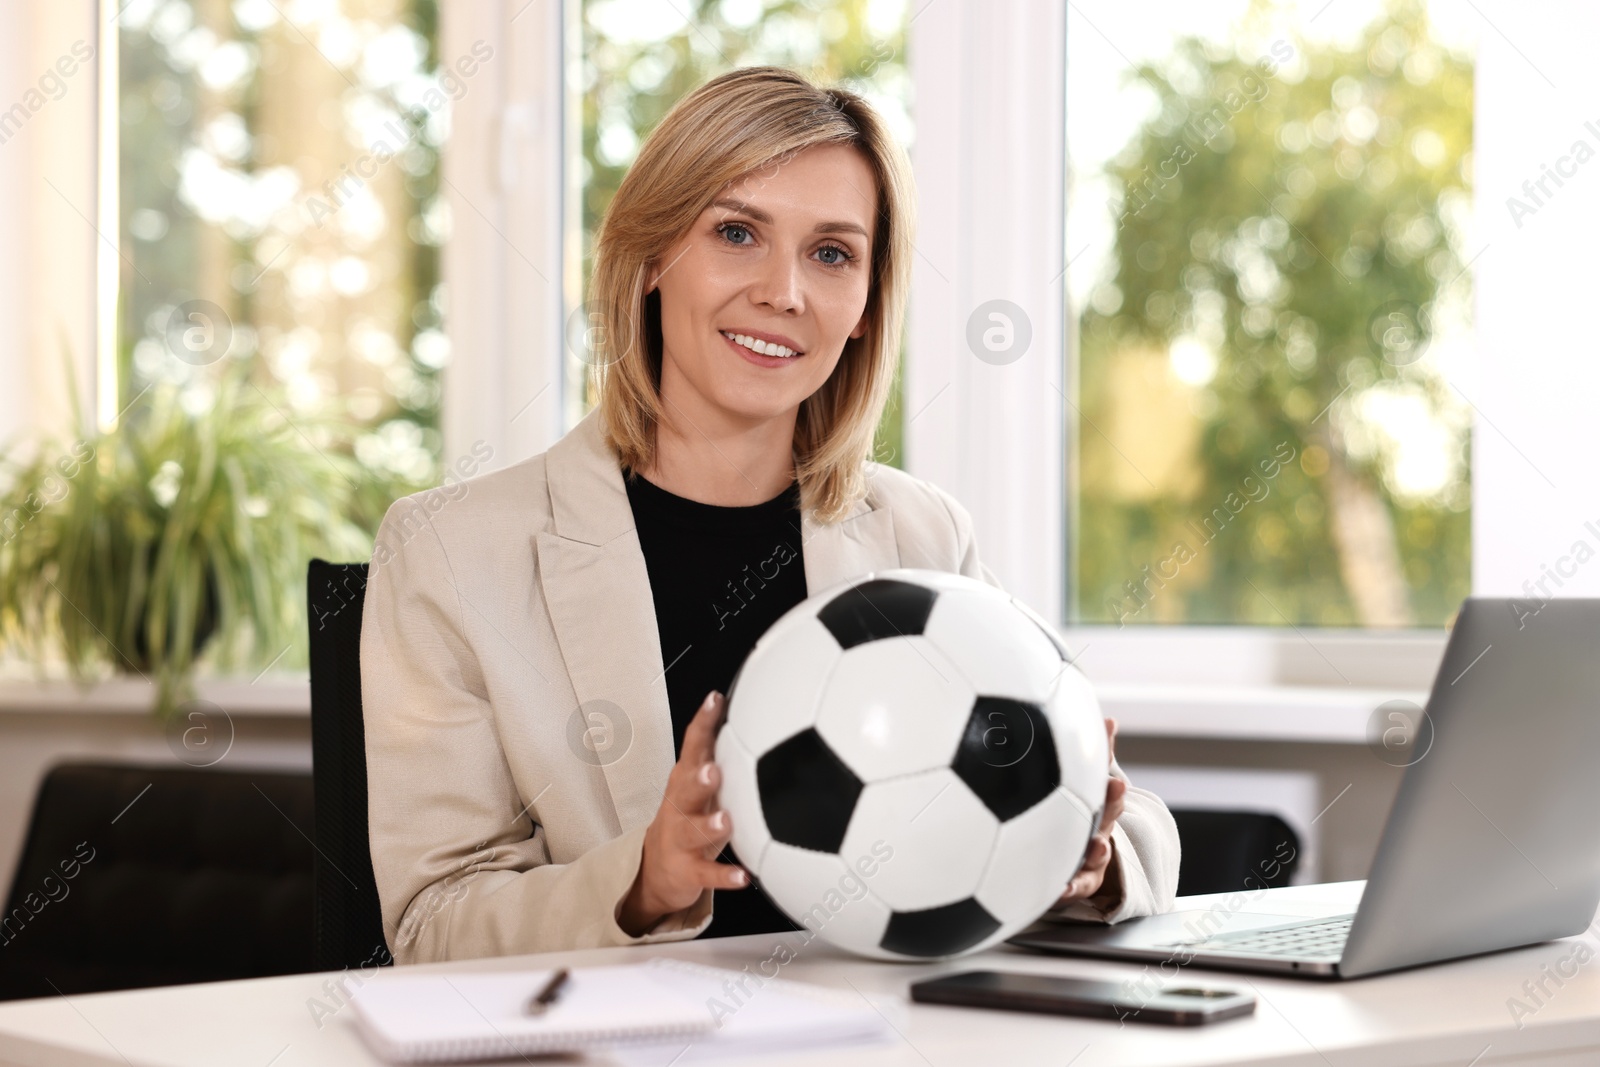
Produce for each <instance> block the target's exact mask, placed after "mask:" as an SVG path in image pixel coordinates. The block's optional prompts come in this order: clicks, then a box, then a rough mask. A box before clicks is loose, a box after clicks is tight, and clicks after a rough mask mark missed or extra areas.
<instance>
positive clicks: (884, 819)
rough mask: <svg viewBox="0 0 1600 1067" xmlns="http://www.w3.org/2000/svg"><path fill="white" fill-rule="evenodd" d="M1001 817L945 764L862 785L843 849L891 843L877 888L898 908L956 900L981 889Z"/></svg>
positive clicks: (852, 852) (859, 850)
mask: <svg viewBox="0 0 1600 1067" xmlns="http://www.w3.org/2000/svg"><path fill="white" fill-rule="evenodd" d="M999 825H1000V824H999V821H998V820H996V819H995V817H994V814H993V813H992V812H990V811H989V809H988V808H986V807H984V805H983V802H982V801H981V800H979V799H978V798H977V797H975V796H973V794H972V790H970V789H968V788H967V786H966V783H964V782H962V781H961V779H959V778H957V777H956V775H955V772H954V771H951V770H949V769H948V768H941V769H939V770H935V771H929V772H927V773H925V774H914V775H910V776H908V777H905V778H895V779H893V780H891V781H887V782H878V783H875V784H872V785H869V786H867V787H866V788H865V789H864V790H862V793H861V796H860V797H859V798H858V799H857V800H856V809H855V814H854V815H852V816H851V818H850V828H849V829H848V830H847V831H846V832H845V835H844V843H843V844H842V845H840V846H839V854H840V855H842V856H846V857H854V856H859V855H863V854H868V853H870V852H871V848H872V844H873V842H875V841H878V840H883V841H886V842H888V844H889V845H890V846H891V847H892V848H893V849H894V858H893V859H891V860H889V861H887V862H886V863H884V864H883V866H882V868H881V869H880V870H879V871H878V873H877V875H876V877H874V878H873V880H872V892H873V893H874V894H875V895H876V896H878V897H880V898H881V899H882V900H883V902H884V903H885V904H888V905H889V906H890V907H891V908H894V909H895V910H896V911H918V910H921V909H923V908H936V907H939V906H940V905H943V904H952V903H954V902H956V901H958V900H963V899H965V898H966V897H969V896H971V895H972V894H973V892H974V891H975V890H976V889H977V888H978V880H979V878H981V877H982V875H983V871H984V868H985V866H986V864H987V860H988V857H989V855H990V853H991V852H992V850H993V848H994V842H995V837H996V834H997V833H998V831H999Z"/></svg>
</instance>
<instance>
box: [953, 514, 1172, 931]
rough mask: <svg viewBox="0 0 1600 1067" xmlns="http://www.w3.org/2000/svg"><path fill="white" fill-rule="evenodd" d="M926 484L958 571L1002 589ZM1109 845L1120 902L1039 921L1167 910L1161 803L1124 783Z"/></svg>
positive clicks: (1167, 815) (962, 518)
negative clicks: (945, 519) (941, 514)
mask: <svg viewBox="0 0 1600 1067" xmlns="http://www.w3.org/2000/svg"><path fill="white" fill-rule="evenodd" d="M928 484H929V486H930V488H932V489H933V491H934V492H935V494H937V495H938V497H939V499H940V500H941V501H942V502H943V504H944V506H945V509H946V510H947V511H948V512H949V514H950V521H951V524H952V526H953V527H954V529H955V531H956V553H957V556H958V558H959V560H960V566H959V568H958V569H959V570H960V572H961V573H962V574H964V575H966V576H967V577H969V578H976V579H978V580H979V581H982V582H987V583H989V584H990V585H992V586H995V587H996V588H999V589H1003V588H1005V587H1004V586H1003V585H1001V584H1000V580H999V579H998V578H997V577H995V574H994V572H993V571H991V570H990V569H989V567H988V566H987V565H986V564H985V563H983V562H982V561H981V560H980V559H979V558H978V546H977V541H976V538H975V536H974V534H973V529H972V516H971V515H970V514H969V513H968V512H967V510H966V508H965V507H963V506H962V504H961V502H960V501H958V500H957V499H956V498H955V497H953V496H951V495H950V494H949V493H948V492H946V491H945V490H943V489H941V488H939V487H938V486H935V485H932V483H928ZM1111 774H1112V775H1114V776H1115V777H1118V778H1121V779H1122V780H1123V781H1125V782H1126V781H1128V776H1127V775H1126V774H1125V773H1123V770H1122V767H1121V766H1120V765H1118V763H1117V762H1116V760H1112V762H1111ZM1111 840H1112V843H1113V845H1114V846H1115V848H1114V852H1113V856H1112V862H1114V863H1116V864H1117V868H1118V873H1120V874H1121V876H1122V899H1121V900H1119V901H1114V902H1112V903H1111V904H1110V905H1108V907H1107V908H1106V910H1104V911H1101V910H1099V909H1097V908H1095V907H1094V906H1093V905H1091V904H1089V903H1088V902H1087V901H1082V900H1075V901H1073V902H1072V903H1070V904H1068V905H1067V906H1066V907H1064V908H1060V909H1055V908H1052V909H1051V910H1050V911H1047V912H1046V913H1045V915H1044V918H1047V919H1071V920H1089V921H1095V922H1120V921H1121V920H1123V919H1132V918H1135V917H1137V916H1140V915H1155V914H1159V913H1161V912H1166V911H1171V910H1172V902H1173V900H1174V899H1175V898H1176V896H1177V893H1178V857H1179V844H1178V824H1177V823H1176V822H1174V821H1173V818H1172V813H1171V812H1170V811H1168V810H1167V806H1166V804H1165V803H1163V802H1162V800H1161V798H1160V797H1158V796H1156V795H1155V794H1154V793H1152V792H1150V791H1149V790H1148V789H1140V788H1139V787H1138V786H1135V785H1133V784H1132V783H1131V782H1129V785H1128V791H1127V793H1126V794H1124V796H1123V811H1122V817H1121V818H1119V819H1118V820H1117V823H1116V825H1115V826H1113V827H1112V828H1111Z"/></svg>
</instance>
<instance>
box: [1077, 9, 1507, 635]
mask: <svg viewBox="0 0 1600 1067" xmlns="http://www.w3.org/2000/svg"><path fill="white" fill-rule="evenodd" d="M1459 8H1460V5H1440V4H1435V5H1420V4H1418V5H1407V4H1398V5H1384V4H1382V3H1380V2H1378V0H1366V2H1361V0H1342V2H1341V3H1339V4H1334V5H1326V4H1324V3H1323V2H1322V0H1318V2H1317V3H1315V4H1306V5H1301V6H1296V5H1289V6H1287V7H1286V8H1285V9H1284V10H1283V12H1282V13H1281V14H1277V15H1274V14H1272V13H1270V12H1263V11H1261V10H1259V9H1255V8H1252V6H1251V5H1250V4H1248V3H1247V0H1209V2H1204V3H1194V2H1189V0H1185V2H1178V0H1162V2H1160V3H1157V4H1155V5H1153V6H1152V5H1137V6H1136V7H1125V6H1124V7H1118V6H1116V5H1111V4H1109V3H1104V2H1099V3H1091V4H1083V5H1074V6H1073V7H1072V8H1071V9H1070V11H1069V15H1068V38H1067V57H1068V58H1067V71H1068V74H1067V78H1068V108H1067V114H1068V120H1067V122H1068V147H1069V153H1070V164H1071V167H1070V173H1071V186H1070V190H1069V202H1068V205H1069V209H1068V230H1069V237H1068V242H1069V246H1068V254H1069V256H1071V257H1072V260H1073V262H1072V266H1071V269H1070V271H1069V283H1070V289H1071V296H1072V306H1073V309H1074V314H1075V315H1076V331H1077V347H1076V360H1077V381H1078V407H1079V410H1080V416H1079V418H1078V420H1077V423H1078V424H1077V430H1076V447H1075V448H1074V450H1073V457H1072V458H1073V467H1074V479H1075V485H1074V491H1075V502H1076V505H1075V506H1074V507H1073V508H1072V514H1073V520H1074V531H1073V535H1072V537H1073V540H1072V546H1071V547H1072V568H1073V575H1074V581H1073V598H1072V599H1073V602H1074V606H1073V612H1074V616H1075V618H1076V619H1078V620H1080V621H1083V622H1097V623H1098V622H1104V623H1116V624H1119V625H1120V624H1132V623H1157V622H1166V623H1182V622H1189V623H1248V624H1257V625H1269V626H1282V625H1303V624H1318V625H1330V626H1364V627H1397V626H1440V625H1443V624H1445V623H1446V622H1447V621H1448V620H1449V618H1450V617H1451V616H1452V614H1453V613H1454V611H1455V609H1456V607H1457V606H1458V604H1459V602H1460V600H1461V598H1462V597H1463V596H1465V595H1466V593H1467V590H1468V578H1469V559H1470V555H1469V534H1470V529H1469V518H1470V515H1469V511H1468V504H1469V500H1470V493H1469V466H1468V451H1467V449H1468V439H1469V431H1470V426H1471V408H1470V406H1469V405H1468V404H1467V403H1466V401H1465V399H1464V398H1463V397H1462V396H1461V394H1460V393H1458V392H1457V391H1456V390H1455V389H1453V388H1452V387H1451V385H1450V380H1451V378H1452V377H1453V376H1454V374H1455V371H1456V369H1457V368H1459V367H1460V366H1461V365H1462V363H1463V361H1464V360H1465V359H1466V358H1467V357H1468V355H1469V342H1470V331H1471V321H1470V310H1471V289H1470V283H1471V276H1470V273H1469V271H1468V269H1467V268H1468V267H1469V266H1470V261H1471V259H1472V257H1473V255H1474V253H1475V252H1476V251H1477V249H1476V248H1475V247H1473V246H1472V245H1471V241H1470V237H1469V235H1468V234H1467V232H1466V225H1467V222H1468V215H1469V211H1470V204H1471V199H1470V197H1471V188H1470V181H1471V148H1472V86H1473V80H1472V79H1473V49H1472V47H1471V43H1470V38H1469V36H1468V33H1469V28H1468V27H1467V26H1466V25H1465V24H1464V22H1462V20H1463V18H1470V17H1471V12H1470V10H1466V11H1465V15H1463V12H1462V11H1461V10H1453V9H1459ZM1319 9H1321V10H1319ZM1274 19H1275V20H1276V21H1272V20H1274Z"/></svg>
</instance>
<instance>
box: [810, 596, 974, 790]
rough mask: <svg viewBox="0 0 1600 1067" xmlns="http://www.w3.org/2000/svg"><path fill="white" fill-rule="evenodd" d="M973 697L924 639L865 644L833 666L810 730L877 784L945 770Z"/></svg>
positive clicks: (957, 672) (863, 777)
mask: <svg viewBox="0 0 1600 1067" xmlns="http://www.w3.org/2000/svg"><path fill="white" fill-rule="evenodd" d="M944 595H948V594H941V596H944ZM935 610H937V609H935ZM886 679H893V680H894V684H893V685H892V686H891V685H885V684H884V683H885V680H886ZM975 699H976V694H975V693H974V692H973V691H972V687H971V686H969V685H968V684H967V682H966V679H965V678H963V677H962V675H961V672H960V670H958V669H957V668H956V666H955V665H954V664H953V663H951V662H950V660H949V659H948V658H947V657H946V656H945V655H944V654H943V653H942V652H941V651H940V650H939V649H938V648H937V647H935V646H934V645H933V644H932V643H931V642H929V641H928V640H927V639H926V638H922V637H895V638H890V639H888V640H883V641H869V642H867V643H866V644H864V645H857V646H856V647H855V648H852V649H850V650H848V651H846V652H845V654H844V658H843V659H842V660H840V662H839V665H838V666H837V667H836V668H834V671H833V677H832V678H830V679H829V680H828V685H827V688H826V689H825V690H824V691H823V696H822V706H821V710H819V711H818V713H817V732H818V733H820V734H821V735H822V738H823V740H824V741H826V742H828V747H829V748H831V749H833V750H834V752H836V753H838V755H839V757H840V758H841V759H843V760H844V762H845V763H846V765H848V766H849V768H850V769H851V770H852V771H854V772H855V773H856V776H857V777H858V778H860V779H861V780H862V781H863V782H875V781H881V780H883V779H885V778H894V777H898V776H899V775H903V774H910V773H912V772H915V771H926V770H931V769H933V768H935V767H943V766H947V765H948V764H949V763H950V758H951V756H953V755H954V754H955V750H956V743H957V742H959V741H960V740H961V732H962V731H963V730H964V729H966V725H967V719H968V718H969V717H970V716H971V714H972V702H973V700H975Z"/></svg>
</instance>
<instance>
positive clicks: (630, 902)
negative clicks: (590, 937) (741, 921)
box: [617, 690, 750, 937]
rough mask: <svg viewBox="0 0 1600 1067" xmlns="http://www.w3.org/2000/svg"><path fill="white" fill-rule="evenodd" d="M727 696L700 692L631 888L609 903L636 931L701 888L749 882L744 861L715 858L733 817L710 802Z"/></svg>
mask: <svg viewBox="0 0 1600 1067" xmlns="http://www.w3.org/2000/svg"><path fill="white" fill-rule="evenodd" d="M726 706H727V699H726V698H725V697H724V696H723V695H722V694H721V693H718V692H716V691H714V690H713V691H712V692H711V693H709V694H707V696H706V699H705V702H704V703H702V704H701V705H700V710H699V711H697V712H695V716H694V718H693V719H691V720H690V722H689V726H688V728H687V729H686V730H685V731H684V733H683V748H682V750H681V751H680V753H679V755H678V762H677V763H676V764H675V765H674V766H673V768H672V773H671V774H669V775H668V776H667V791H666V793H665V794H664V795H663V796H662V798H661V807H660V808H658V809H657V810H656V817H655V818H654V819H652V820H651V821H650V826H649V827H648V828H647V829H646V830H645V833H644V850H643V855H642V856H641V858H640V860H639V874H638V876H637V877H636V878H634V880H633V887H632V888H631V889H629V890H628V895H627V896H626V897H624V898H623V899H622V903H621V904H620V905H619V906H618V908H617V925H618V926H620V927H622V930H623V932H624V933H626V934H627V935H628V936H630V937H639V936H642V935H643V934H644V933H645V932H646V931H647V930H649V929H650V928H651V927H652V926H654V925H655V924H656V923H658V922H660V921H661V919H662V917H663V916H666V915H670V914H671V913H672V912H675V911H681V910H683V909H684V908H687V907H689V905H691V904H693V903H694V902H695V901H696V900H699V899H700V894H701V893H702V892H704V891H705V890H707V889H739V888H742V887H743V886H746V885H748V884H749V883H750V877H749V875H748V874H746V873H745V870H744V868H742V867H738V866H735V865H734V864H731V863H718V862H717V856H718V855H719V854H720V853H721V852H722V847H723V846H724V845H726V844H727V843H728V839H729V838H730V837H731V836H732V835H733V821H732V819H731V818H730V816H729V815H728V813H727V812H726V811H723V810H722V809H721V808H719V807H718V806H717V788H718V787H719V786H720V785H721V784H722V771H721V769H720V768H719V767H718V766H717V764H716V762H715V758H714V757H715V752H716V737H717V725H718V724H719V723H720V722H721V721H722V715H723V712H724V710H725V708H726Z"/></svg>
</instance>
